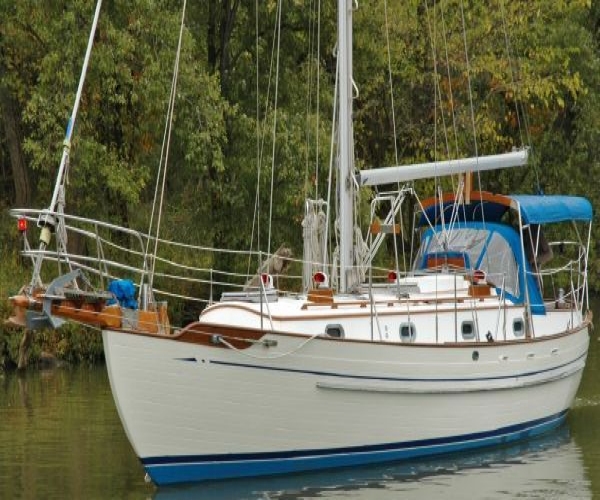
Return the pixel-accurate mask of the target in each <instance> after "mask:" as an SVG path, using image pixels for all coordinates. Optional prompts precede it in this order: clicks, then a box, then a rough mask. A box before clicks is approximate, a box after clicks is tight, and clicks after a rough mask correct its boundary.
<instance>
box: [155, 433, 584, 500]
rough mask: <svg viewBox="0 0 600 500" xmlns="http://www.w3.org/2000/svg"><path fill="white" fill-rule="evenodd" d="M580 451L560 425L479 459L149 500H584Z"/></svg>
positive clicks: (210, 488)
mask: <svg viewBox="0 0 600 500" xmlns="http://www.w3.org/2000/svg"><path fill="white" fill-rule="evenodd" d="M592 496H593V495H592V492H591V489H590V482H589V481H588V480H587V478H586V475H585V471H584V466H583V458H582V454H581V450H580V448H579V447H578V446H577V445H576V444H575V442H574V441H573V439H572V438H571V436H570V432H569V427H568V426H567V425H564V426H562V427H561V428H560V429H558V430H557V431H556V432H554V433H552V434H549V435H548V436H545V437H542V438H539V439H536V440H532V441H528V442H524V443H521V444H518V445H514V446H510V447H504V448H495V449H493V450H489V451H487V452H478V453H474V452H473V453H465V454H460V455H454V456H450V457H443V458H437V459H429V460H422V461H418V462H414V461H411V462H410V463H400V464H394V465H389V464H387V465H380V466H373V467H361V468H350V469H343V470H336V471H327V472H322V473H316V474H297V475H293V476H282V477H274V478H263V479H248V480H237V481H222V482H217V483H206V484H200V485H194V486H175V487H168V488H161V489H160V490H158V491H157V492H156V494H155V495H154V499H155V500H183V499H191V498H194V499H203V498H205V499H264V500H266V499H272V500H275V499H278V500H284V499H285V500H292V499H310V498H344V499H349V498H352V499H356V498H365V499H366V498H368V499H374V500H377V499H391V498H400V497H401V498H403V499H405V498H408V499H411V498H415V499H417V498H418V499H430V498H441V497H448V498H462V497H464V498H485V499H493V498H511V499H512V498H517V497H518V498H545V499H548V498H565V499H566V498H582V499H583V498H592Z"/></svg>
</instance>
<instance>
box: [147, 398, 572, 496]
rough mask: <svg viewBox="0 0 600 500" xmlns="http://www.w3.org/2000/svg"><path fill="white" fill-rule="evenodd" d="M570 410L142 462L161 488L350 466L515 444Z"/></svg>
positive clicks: (551, 426) (556, 422)
mask: <svg viewBox="0 0 600 500" xmlns="http://www.w3.org/2000/svg"><path fill="white" fill-rule="evenodd" d="M566 414H567V411H566V410H565V411H563V412H561V413H558V414H556V415H552V416H550V417H546V418H543V419H538V420H533V421H531V422H525V423H522V424H518V425H513V426H509V427H504V428H502V429H497V430H495V431H490V432H482V433H477V434H465V435H462V436H453V437H449V438H438V439H429V440H421V441H409V442H404V443H391V444H383V445H375V446H360V447H353V448H336V449H324V450H302V451H293V452H271V453H252V454H227V455H212V456H209V455H199V456H182V457H173V456H169V457H152V458H144V459H142V463H143V464H144V467H145V468H146V472H148V474H149V475H150V477H151V478H152V480H153V481H154V482H155V483H156V484H157V485H164V484H172V483H185V482H194V481H206V480H211V479H226V478H236V477H250V476H265V475H274V474H286V473H292V472H301V471H310V470H318V469H329V468H334V467H349V466H354V465H364V464H373V463H379V462H388V461H395V460H406V459H410V458H417V457H426V456H431V455H438V454H443V453H452V452H458V451H466V450H471V449H475V448H481V447H484V446H494V445H501V444H507V443H512V442H514V441H518V440H521V439H527V438H531V437H534V436H538V435H540V434H542V433H544V432H548V431H550V430H552V429H554V428H556V427H558V426H559V425H560V424H561V423H562V422H563V420H564V419H565V416H566Z"/></svg>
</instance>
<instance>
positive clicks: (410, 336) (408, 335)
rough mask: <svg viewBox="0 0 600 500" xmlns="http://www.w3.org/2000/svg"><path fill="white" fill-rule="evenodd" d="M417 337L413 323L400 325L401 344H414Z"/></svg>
mask: <svg viewBox="0 0 600 500" xmlns="http://www.w3.org/2000/svg"><path fill="white" fill-rule="evenodd" d="M416 336H417V329H416V328H415V325H414V323H402V324H401V325H400V340H401V341H402V342H414V341H415V338H416Z"/></svg>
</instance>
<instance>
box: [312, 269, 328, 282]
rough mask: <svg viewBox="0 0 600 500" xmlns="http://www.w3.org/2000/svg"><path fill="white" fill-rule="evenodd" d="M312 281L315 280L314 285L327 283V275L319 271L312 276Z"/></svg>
mask: <svg viewBox="0 0 600 500" xmlns="http://www.w3.org/2000/svg"><path fill="white" fill-rule="evenodd" d="M313 279H314V280H315V283H317V284H319V285H322V284H323V283H327V275H326V274H325V273H323V272H321V271H317V272H316V273H315V274H314V276H313Z"/></svg>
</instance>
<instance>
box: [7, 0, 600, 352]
mask: <svg viewBox="0 0 600 500" xmlns="http://www.w3.org/2000/svg"><path fill="white" fill-rule="evenodd" d="M277 6H278V3H277V2H275V1H272V0H269V1H267V2H259V3H258V4H257V5H255V4H253V3H248V2H218V1H217V0H208V1H206V2H196V3H194V4H193V5H189V6H188V12H187V17H186V28H185V32H184V38H183V44H182V53H181V60H180V71H179V77H178V85H177V95H176V103H175V114H174V119H173V135H172V137H171V142H170V151H169V161H168V170H167V177H166V201H165V205H164V207H163V210H164V213H163V216H162V227H161V236H162V237H164V238H165V239H172V240H178V241H182V242H185V243H190V244H197V245H205V246H212V247H228V248H233V249H240V250H241V249H244V250H245V249H248V248H250V247H252V248H253V249H260V250H262V251H266V250H267V246H268V243H267V242H268V238H269V236H270V237H271V241H270V249H271V250H274V249H276V248H277V247H278V246H279V245H280V244H281V243H286V244H288V245H291V246H292V248H293V250H294V253H295V255H296V256H299V255H300V254H301V252H302V243H301V239H300V238H301V234H302V231H301V226H300V224H301V220H302V216H303V202H304V199H305V197H306V196H316V195H318V196H319V197H322V198H324V197H325V195H326V182H327V176H328V170H327V167H328V163H329V156H330V151H329V148H330V134H331V126H332V125H331V121H332V115H333V109H332V107H333V91H332V87H333V82H334V81H335V67H336V61H335V56H334V55H333V53H334V47H335V43H336V42H335V38H334V37H335V25H336V15H337V14H336V6H335V5H334V2H329V3H327V2H325V3H324V4H323V3H322V5H321V11H320V12H319V13H318V12H317V11H316V10H315V9H316V3H314V2H309V3H305V2H300V1H294V2H284V3H283V4H282V8H283V10H282V12H281V23H282V24H281V38H280V39H278V32H277V30H275V29H274V27H275V21H276V18H277V15H278V9H277ZM463 7H464V26H463V11H462V8H463ZM93 8H94V6H93V2H86V1H83V0H75V1H71V2H65V1H58V2H50V3H49V2H42V3H40V2H35V1H33V0H22V1H19V2H9V1H7V0H0V58H1V62H2V64H1V65H0V68H6V71H4V72H3V73H2V74H0V80H1V81H0V83H1V84H2V85H3V86H4V87H6V88H8V89H9V90H10V92H11V95H12V96H13V97H14V99H15V100H16V102H17V103H18V105H19V107H20V111H21V115H20V116H21V119H22V126H23V138H22V144H23V146H24V150H25V154H26V156H27V158H26V160H27V164H28V168H29V170H30V173H31V175H32V185H34V186H35V191H36V192H35V193H34V194H35V197H34V199H35V206H40V207H42V206H46V204H47V203H48V200H49V198H50V194H51V192H52V189H53V184H54V180H55V179H54V177H55V175H56V169H57V167H58V164H59V160H60V156H61V152H62V148H63V144H62V140H63V137H64V133H65V132H64V131H65V127H66V123H67V120H68V117H69V115H70V112H71V106H72V104H73V99H74V95H75V91H76V88H77V82H78V77H79V72H80V67H81V62H82V59H83V55H84V52H85V47H86V43H87V36H88V33H89V28H90V25H91V21H92V16H93ZM179 8H180V6H179V5H175V4H172V3H171V2H162V1H159V2H147V1H144V0H132V1H131V2H126V3H119V2H109V3H106V4H105V5H104V6H103V11H102V14H101V18H100V24H99V27H98V32H97V35H96V38H95V45H94V49H93V52H92V58H91V61H90V66H89V73H88V76H87V81H86V85H85V87H84V92H83V97H82V102H81V107H80V112H79V116H78V118H77V123H76V125H75V132H74V139H73V144H72V149H71V153H72V154H71V165H70V172H69V187H68V192H67V210H68V211H69V212H72V213H77V214H80V215H84V216H85V215H87V216H92V217H95V218H100V219H103V220H109V221H114V222H117V223H119V224H123V225H127V226H130V227H134V228H136V229H139V230H142V231H146V230H147V228H148V225H149V215H150V213H151V209H152V200H153V196H154V186H155V184H154V182H155V178H156V175H157V171H158V165H159V164H160V162H161V147H162V143H163V135H164V127H165V116H166V111H167V106H168V98H169V90H170V86H171V81H172V72H173V66H174V57H175V50H176V47H177V39H178V33H179V25H180V14H181V13H180V11H179ZM255 8H258V13H256V12H255V10H254V9H255ZM226 9H229V10H226ZM257 16H258V21H257ZM317 18H319V19H320V20H321V27H320V30H319V32H318V33H319V35H320V42H319V50H318V51H317V40H316V35H317V30H316V20H317ZM599 19H600V7H598V2H589V0H575V1H565V0H560V1H555V0H518V1H513V2H508V1H506V0H498V2H492V3H491V4H490V2H483V1H482V0H473V1H470V2H465V1H463V0H445V1H443V2H440V1H438V2H432V1H423V0H405V1H402V2H400V1H394V2H387V3H386V2H379V1H375V0H365V1H363V2H360V3H359V8H358V9H357V10H355V12H354V80H355V82H356V85H357V88H358V91H359V93H358V96H357V98H356V99H355V100H354V131H355V138H356V146H355V156H356V161H357V165H359V166H360V167H361V168H363V167H369V166H373V167H378V166H386V165H392V164H396V162H401V163H408V162H413V161H427V160H432V159H434V158H446V157H456V156H463V155H473V154H475V153H476V152H477V153H479V154H487V153H498V152H504V151H506V150H510V149H511V148H513V147H520V146H522V145H529V146H531V148H532V153H533V154H532V157H533V160H532V167H533V168H529V169H526V170H523V172H520V171H519V172H513V171H511V172H501V173H499V174H498V173H496V172H494V173H488V174H485V175H482V176H481V187H482V188H483V189H488V190H491V191H497V192H500V191H502V192H515V191H518V192H531V191H532V190H536V189H538V188H541V189H544V190H545V192H547V193H555V192H567V193H572V194H582V195H587V196H589V197H590V198H591V199H592V201H593V202H594V205H595V206H598V205H599V204H600V195H599V194H597V193H596V192H595V191H594V190H592V189H590V183H589V179H593V178H595V174H596V173H598V171H599V170H600V164H599V162H598V158H600V151H598V148H599V147H600V146H598V145H599V144H600V137H598V134H599V133H600V132H599V131H600V80H599V78H598V74H600V72H599V69H600V68H599V63H600V60H599V49H598V47H599V46H598V42H599V41H600V40H599V39H598V34H597V32H596V30H597V28H596V26H597V25H598V24H599ZM257 27H258V39H257V38H256V28H257ZM386 29H387V31H386ZM388 39H389V44H390V45H389V54H390V61H388V47H387V41H388ZM465 45H466V46H467V48H468V59H467V58H466V57H465V51H464V47H465ZM277 47H279V60H278V61H277V60H276V59H272V56H273V54H275V51H274V49H275V48H277ZM277 62H278V64H277ZM388 65H389V66H388ZM257 67H258V76H257V75H256V71H257ZM277 68H279V70H278V73H277V78H278V80H277V86H276V85H275V84H276V80H275V76H276V70H277ZM317 70H318V71H317ZM390 72H391V75H390ZM390 79H391V82H392V87H393V96H392V95H391V93H390ZM275 89H277V102H276V103H275ZM317 89H318V90H317ZM317 92H318V94H317ZM317 95H318V97H319V107H318V109H317V106H316V102H317ZM392 98H393V103H394V106H393V107H392ZM471 101H472V103H473V105H471ZM275 104H276V105H277V109H276V110H275ZM394 122H395V130H394V126H393V125H394ZM473 122H474V125H473ZM273 130H275V134H274V137H275V139H273V133H272V132H273ZM474 130H475V132H473V131H474ZM317 141H318V144H319V150H318V153H317V152H316V144H317ZM396 148H397V152H396ZM0 163H1V164H2V167H3V170H2V171H3V172H5V171H8V170H9V169H10V167H9V155H8V153H7V149H6V144H5V143H4V142H1V141H0ZM4 180H5V179H3V181H4ZM444 182H445V183H446V187H451V186H452V184H451V182H452V181H451V180H445V181H444ZM0 186H2V187H3V189H4V190H5V191H7V190H10V189H11V187H10V184H9V183H7V182H3V183H2V184H0ZM271 186H272V192H273V199H272V200H271ZM417 187H418V188H420V189H421V188H422V190H423V191H425V193H432V192H433V190H434V187H435V186H434V183H433V182H432V181H422V182H420V183H419V184H418V186H417ZM257 188H258V191H257ZM257 193H258V194H257ZM3 194H5V193H3ZM10 198H11V197H10V196H8V195H6V196H4V198H2V199H10ZM256 200H258V203H257V204H256ZM368 201H369V200H368V193H367V196H365V197H363V201H362V205H361V207H360V209H359V211H360V216H361V217H363V218H364V214H365V213H367V212H368V208H367V204H368ZM271 202H272V205H271V204H270V203H271ZM255 207H256V208H257V212H256V215H255ZM2 208H4V207H2ZM271 214H272V218H271V220H269V219H270V217H271ZM255 217H256V218H255ZM0 230H3V229H2V228H1V227H0ZM253 230H254V233H253ZM3 231H4V230H3ZM0 236H1V238H2V239H0V245H2V247H1V251H2V255H3V259H2V261H4V262H6V261H8V262H9V263H13V264H14V263H15V262H16V259H17V257H16V248H17V247H18V238H17V237H16V235H14V234H13V233H12V232H6V233H4V232H3V233H2V234H1V235H0ZM596 236H597V237H595V238H594V241H600V233H597V234H596ZM593 250H595V249H593ZM159 251H160V249H159ZM164 251H165V252H166V254H164V255H163V256H164V257H166V258H169V257H178V258H183V261H184V263H186V264H189V265H190V266H196V267H206V268H212V267H223V266H226V267H228V268H229V269H231V270H232V271H235V270H237V271H245V270H246V269H247V268H248V262H247V261H244V260H242V259H239V258H237V257H222V258H221V259H222V260H220V261H217V260H216V259H215V258H214V257H212V256H210V255H209V254H206V255H201V256H193V255H183V253H182V254H181V255H175V253H177V251H168V250H166V249H165V250H164ZM168 252H175V253H172V254H169V253H168ZM5 254H6V255H7V256H8V257H7V258H5ZM255 265H256V263H251V267H254V266H255ZM10 266H11V264H9V267H10ZM592 269H593V273H592V276H594V277H596V274H600V260H598V259H597V258H595V260H594V262H593V266H592ZM9 274H10V273H9ZM598 277H600V275H599V276H598ZM10 280H13V281H12V283H21V282H23V280H22V279H21V276H14V275H11V276H10V277H9V276H8V275H7V278H5V283H9V282H10ZM592 285H593V286H595V287H597V288H599V289H600V280H596V279H594V280H593V281H592ZM182 288H183V290H182V292H193V293H198V294H201V295H203V296H205V297H206V296H207V295H208V294H209V293H210V290H208V289H207V288H206V287H199V288H198V287H196V288H194V287H192V285H188V284H184V285H182ZM0 291H2V293H3V294H4V293H5V290H4V289H3V290H0ZM7 293H8V292H7ZM177 307H178V308H179V306H177ZM195 312H196V311H194V314H195ZM182 314H183V313H182ZM60 335H61V336H60V337H56V338H51V337H47V338H46V340H44V342H46V343H47V344H46V345H48V346H53V348H55V349H57V350H61V352H62V353H63V354H64V356H66V357H70V356H71V354H69V352H71V351H69V347H68V346H72V345H75V343H76V341H75V339H74V338H73V337H71V336H70V335H71V334H70V333H69V332H64V333H61V334H60ZM91 337H94V338H95V336H94V335H92V336H91ZM84 338H86V339H87V338H88V337H87V336H85V337H84ZM82 342H84V341H83V340H82ZM85 342H87V340H86V341H85ZM90 342H91V341H90ZM59 346H60V347H59ZM78 348H81V349H83V350H86V349H87V351H86V352H89V353H90V354H89V356H92V357H93V356H94V354H93V352H94V349H96V346H95V345H91V344H90V346H86V345H80V346H78ZM87 356H88V355H85V356H84V357H87Z"/></svg>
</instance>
